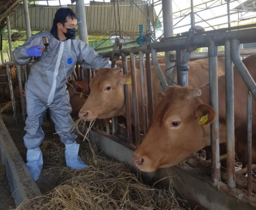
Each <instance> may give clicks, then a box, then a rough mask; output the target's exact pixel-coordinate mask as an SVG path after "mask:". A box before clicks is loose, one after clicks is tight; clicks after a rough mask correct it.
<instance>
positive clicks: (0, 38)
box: [0, 35, 4, 65]
mask: <svg viewBox="0 0 256 210" xmlns="http://www.w3.org/2000/svg"><path fill="white" fill-rule="evenodd" d="M0 42H1V43H0V51H1V60H2V65H3V64H4V53H3V35H0Z"/></svg>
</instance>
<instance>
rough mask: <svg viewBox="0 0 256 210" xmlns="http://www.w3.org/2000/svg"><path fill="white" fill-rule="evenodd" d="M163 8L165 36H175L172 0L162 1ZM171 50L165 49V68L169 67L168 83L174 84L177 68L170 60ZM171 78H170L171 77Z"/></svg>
mask: <svg viewBox="0 0 256 210" xmlns="http://www.w3.org/2000/svg"><path fill="white" fill-rule="evenodd" d="M162 8H163V26H164V38H167V37H172V36H173V16H172V0H169V1H162ZM169 53H170V52H169V51H165V68H166V69H168V71H167V72H166V76H167V79H166V80H167V83H168V84H169V85H172V84H173V81H174V79H175V69H174V68H172V69H171V67H172V66H174V63H173V62H171V61H170V55H169ZM169 78H170V79H169Z"/></svg>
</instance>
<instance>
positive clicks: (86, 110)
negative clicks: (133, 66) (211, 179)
mask: <svg viewBox="0 0 256 210" xmlns="http://www.w3.org/2000/svg"><path fill="white" fill-rule="evenodd" d="M160 66H161V68H162V70H163V71H165V68H164V66H165V65H164V64H160ZM189 66H190V70H189V72H188V74H189V84H191V85H192V86H193V87H199V86H201V85H203V84H205V83H207V82H208V81H209V79H208V77H209V72H208V59H202V60H197V61H192V62H189ZM218 66H219V72H220V74H221V75H223V74H224V66H225V65H224V58H219V62H218ZM138 72H139V71H137V77H136V78H137V84H139V81H140V74H138ZM129 78H130V72H129V73H127V74H126V75H123V73H122V72H120V70H117V69H100V70H99V71H98V73H97V74H96V76H95V77H94V78H93V80H92V81H91V83H90V88H91V93H90V95H89V97H88V99H87V101H86V103H85V104H84V106H83V107H82V109H81V110H80V112H79V117H80V119H83V120H92V119H96V118H99V119H104V118H111V117H114V116H118V115H122V116H125V113H126V111H125V102H124V90H123V85H124V84H126V83H127V81H128V80H129ZM136 88H137V98H138V104H142V102H141V90H140V86H139V85H137V87H136ZM128 89H129V94H130V98H132V87H131V85H128ZM152 90H153V93H152V94H153V101H154V105H156V104H157V101H158V97H157V93H158V92H160V82H159V80H158V77H157V75H156V72H155V70H153V71H152ZM130 103H131V107H133V106H132V100H131V101H130ZM139 107H140V109H139V113H142V112H141V109H142V108H141V106H139ZM132 116H133V109H132ZM139 117H140V119H139V122H140V127H142V126H143V125H142V115H141V114H140V115H139Z"/></svg>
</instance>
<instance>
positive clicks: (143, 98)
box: [139, 51, 148, 134]
mask: <svg viewBox="0 0 256 210" xmlns="http://www.w3.org/2000/svg"><path fill="white" fill-rule="evenodd" d="M139 61H140V84H141V102H142V104H141V105H142V116H143V133H144V134H146V133H147V130H148V127H147V125H148V121H147V102H146V88H145V78H144V53H143V52H141V51H140V52H139ZM141 123H142V122H141Z"/></svg>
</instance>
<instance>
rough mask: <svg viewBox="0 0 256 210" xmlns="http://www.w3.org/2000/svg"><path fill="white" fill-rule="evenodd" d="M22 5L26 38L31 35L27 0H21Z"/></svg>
mask: <svg viewBox="0 0 256 210" xmlns="http://www.w3.org/2000/svg"><path fill="white" fill-rule="evenodd" d="M47 3H48V1H47ZM23 5H24V12H25V22H26V32H27V39H28V38H29V37H31V26H30V17H29V9H28V1H27V0H23Z"/></svg>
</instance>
